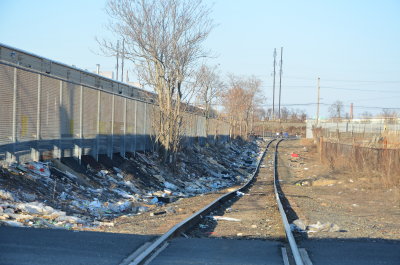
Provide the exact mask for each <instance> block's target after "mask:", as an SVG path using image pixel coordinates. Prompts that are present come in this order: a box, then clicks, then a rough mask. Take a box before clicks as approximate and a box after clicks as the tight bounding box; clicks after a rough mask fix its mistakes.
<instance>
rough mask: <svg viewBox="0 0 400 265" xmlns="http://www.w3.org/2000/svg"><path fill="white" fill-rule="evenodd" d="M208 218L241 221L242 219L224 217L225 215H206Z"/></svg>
mask: <svg viewBox="0 0 400 265" xmlns="http://www.w3.org/2000/svg"><path fill="white" fill-rule="evenodd" d="M207 217H208V218H211V219H213V220H215V221H232V222H241V221H242V220H240V219H237V218H232V217H225V216H216V215H214V216H207Z"/></svg>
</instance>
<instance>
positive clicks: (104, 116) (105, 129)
mask: <svg viewBox="0 0 400 265" xmlns="http://www.w3.org/2000/svg"><path fill="white" fill-rule="evenodd" d="M100 97H101V99H100V102H101V103H100V104H101V108H100V134H104V135H110V134H111V115H112V111H111V108H112V95H111V94H108V93H105V92H101V96H100Z"/></svg>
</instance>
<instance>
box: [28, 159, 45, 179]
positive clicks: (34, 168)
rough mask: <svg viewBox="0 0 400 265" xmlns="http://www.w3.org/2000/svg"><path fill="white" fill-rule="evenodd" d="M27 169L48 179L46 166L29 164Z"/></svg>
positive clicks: (39, 163) (34, 163) (37, 163)
mask: <svg viewBox="0 0 400 265" xmlns="http://www.w3.org/2000/svg"><path fill="white" fill-rule="evenodd" d="M27 167H28V169H29V170H30V171H32V172H33V173H35V174H37V175H40V176H42V177H50V175H51V174H50V170H49V167H48V165H47V164H45V163H42V162H29V163H28V164H27Z"/></svg>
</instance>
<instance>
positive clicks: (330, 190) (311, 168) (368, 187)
mask: <svg viewBox="0 0 400 265" xmlns="http://www.w3.org/2000/svg"><path fill="white" fill-rule="evenodd" d="M279 151H280V152H279V175H280V179H281V186H282V190H283V192H284V193H285V196H286V198H287V200H288V201H289V203H290V205H291V207H292V210H293V211H294V212H295V215H297V218H299V219H300V220H301V221H302V222H303V223H304V224H305V225H308V226H309V225H312V224H317V223H318V222H320V224H322V225H323V224H326V223H329V224H331V225H333V224H335V225H336V226H335V227H336V229H335V230H337V231H335V232H332V231H331V232H329V231H326V229H325V230H324V229H322V231H316V232H312V231H308V232H307V233H305V232H303V233H300V234H302V237H303V238H304V237H305V238H367V239H392V240H398V239H400V222H399V221H398V219H399V217H400V191H399V188H396V187H384V186H383V185H382V184H381V183H380V181H379V179H377V178H374V177H371V176H368V175H363V174H361V173H359V174H354V173H352V172H349V171H346V170H335V171H332V170H331V169H329V167H327V166H326V165H324V164H322V163H321V162H320V158H319V155H318V154H317V152H316V150H315V149H313V148H312V147H311V146H304V145H302V143H301V141H300V140H296V141H284V142H282V143H281V145H280V148H279ZM292 154H295V155H292ZM296 154H298V157H296ZM294 218H295V217H292V218H291V219H292V220H291V221H293V219H294ZM307 230H309V229H307ZM317 230H318V229H317Z"/></svg>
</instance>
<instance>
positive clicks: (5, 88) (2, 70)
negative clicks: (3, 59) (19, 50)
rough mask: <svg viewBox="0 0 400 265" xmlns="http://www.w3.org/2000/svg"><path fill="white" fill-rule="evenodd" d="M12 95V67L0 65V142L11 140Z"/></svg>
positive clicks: (9, 141)
mask: <svg viewBox="0 0 400 265" xmlns="http://www.w3.org/2000/svg"><path fill="white" fill-rule="evenodd" d="M13 95H14V68H11V67H9V66H5V65H0V99H1V104H0V144H5V143H11V141H12V125H13V121H12V118H13Z"/></svg>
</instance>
